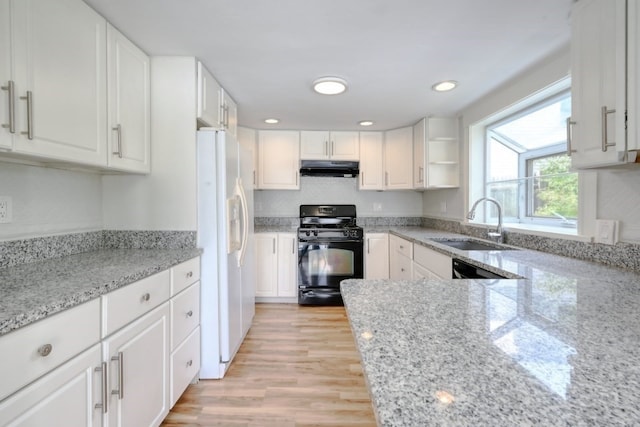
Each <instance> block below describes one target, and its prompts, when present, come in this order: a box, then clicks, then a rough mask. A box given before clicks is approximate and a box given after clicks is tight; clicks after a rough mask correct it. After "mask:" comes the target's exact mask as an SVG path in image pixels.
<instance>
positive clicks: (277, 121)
mask: <svg viewBox="0 0 640 427" xmlns="http://www.w3.org/2000/svg"><path fill="white" fill-rule="evenodd" d="M264 122H265V123H267V124H270V125H275V124H276V123H280V120H278V119H264Z"/></svg>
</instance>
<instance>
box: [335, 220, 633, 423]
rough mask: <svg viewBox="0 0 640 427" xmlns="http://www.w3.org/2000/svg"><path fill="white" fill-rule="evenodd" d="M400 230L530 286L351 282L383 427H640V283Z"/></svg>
mask: <svg viewBox="0 0 640 427" xmlns="http://www.w3.org/2000/svg"><path fill="white" fill-rule="evenodd" d="M390 232H391V233H393V234H396V235H399V236H401V237H404V238H407V239H409V240H411V241H414V242H415V243H418V244H422V245H424V246H428V247H430V248H431V249H434V250H437V251H440V252H442V253H446V254H448V255H450V256H454V257H456V258H461V259H464V260H466V261H468V262H471V263H474V264H476V265H479V266H483V267H485V268H489V269H491V270H494V271H500V272H503V273H507V275H508V276H511V277H520V279H494V280H433V279H422V280H415V281H393V280H348V281H344V282H343V283H342V294H343V299H344V301H345V306H346V309H347V313H348V317H349V321H350V323H351V327H352V330H353V332H354V337H355V339H356V342H357V346H358V349H359V351H360V354H361V357H362V363H363V368H364V372H365V377H366V379H367V384H368V386H369V390H370V394H371V397H372V402H373V406H374V409H375V412H376V417H377V420H378V423H379V425H381V426H414V425H420V426H422V425H429V426H527V425H545V426H559V425H562V426H577V425H594V426H595V425H607V426H613V425H637V424H638V422H639V421H638V420H640V351H639V349H640V286H639V285H640V275H638V274H636V273H632V272H628V271H625V270H619V269H615V268H609V267H606V266H603V265H600V264H595V263H590V262H585V261H578V260H574V259H571V258H564V257H560V256H556V255H549V254H545V253H541V252H536V251H529V250H509V251H488V252H484V251H459V250H456V249H453V248H450V247H447V246H444V245H442V244H438V243H437V242H433V241H431V240H430V239H432V238H443V237H453V238H455V237H457V238H468V237H466V236H460V235H454V234H451V233H444V232H440V231H433V230H428V229H419V228H397V229H391V230H390Z"/></svg>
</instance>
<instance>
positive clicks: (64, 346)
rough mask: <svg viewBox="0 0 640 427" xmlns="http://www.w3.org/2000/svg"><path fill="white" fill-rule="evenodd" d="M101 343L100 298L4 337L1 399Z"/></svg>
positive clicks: (0, 346) (0, 352)
mask: <svg viewBox="0 0 640 427" xmlns="http://www.w3.org/2000/svg"><path fill="white" fill-rule="evenodd" d="M99 341H100V300H99V299H95V300H92V301H89V302H87V303H84V304H82V305H79V306H77V307H74V308H71V309H69V310H66V311H63V312H61V313H58V314H55V315H53V316H51V317H47V318H46V319H43V320H41V321H39V322H36V323H33V324H32V325H29V326H25V327H24V328H20V329H18V330H16V331H14V332H10V333H9V334H7V335H3V336H2V337H0V355H1V356H0V357H1V358H2V363H0V400H1V399H4V398H5V397H7V396H8V395H10V394H11V393H13V392H15V391H16V390H18V389H19V388H21V387H23V386H25V385H27V384H28V383H30V382H31V381H33V380H35V379H37V378H38V377H40V376H42V375H43V374H45V373H47V372H49V371H51V370H52V369H54V368H55V367H57V366H59V365H61V364H62V363H64V362H66V361H67V360H69V359H71V358H72V357H74V356H76V355H77V354H80V353H81V352H82V351H83V350H85V349H87V348H89V347H91V345H93V344H95V343H97V342H99Z"/></svg>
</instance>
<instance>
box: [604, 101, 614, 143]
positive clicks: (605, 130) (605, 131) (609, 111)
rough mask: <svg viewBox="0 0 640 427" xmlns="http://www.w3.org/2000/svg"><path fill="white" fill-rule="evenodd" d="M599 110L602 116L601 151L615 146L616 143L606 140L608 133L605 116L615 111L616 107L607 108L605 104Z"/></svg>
mask: <svg viewBox="0 0 640 427" xmlns="http://www.w3.org/2000/svg"><path fill="white" fill-rule="evenodd" d="M601 112H602V117H601V120H602V151H607V148H609V147H615V145H616V143H615V142H607V137H608V135H607V134H608V133H609V132H608V126H607V116H608V115H609V114H613V113H615V112H616V109H615V108H614V109H612V110H609V109H607V106H606V105H603V106H602V110H601Z"/></svg>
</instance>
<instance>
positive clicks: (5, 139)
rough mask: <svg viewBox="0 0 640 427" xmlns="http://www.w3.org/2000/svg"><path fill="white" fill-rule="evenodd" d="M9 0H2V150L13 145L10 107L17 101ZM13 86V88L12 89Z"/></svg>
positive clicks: (0, 42)
mask: <svg viewBox="0 0 640 427" xmlns="http://www.w3.org/2000/svg"><path fill="white" fill-rule="evenodd" d="M9 6H10V2H9V0H0V87H1V88H2V90H0V126H1V127H0V150H2V149H11V147H13V134H14V133H15V119H14V120H11V119H13V113H10V109H12V108H13V105H12V103H14V102H15V94H13V87H14V85H15V82H13V80H12V79H13V76H12V75H11V16H10V15H9V10H10V7H9ZM10 86H11V89H10Z"/></svg>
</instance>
